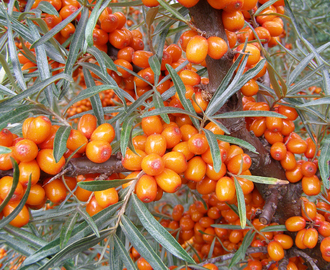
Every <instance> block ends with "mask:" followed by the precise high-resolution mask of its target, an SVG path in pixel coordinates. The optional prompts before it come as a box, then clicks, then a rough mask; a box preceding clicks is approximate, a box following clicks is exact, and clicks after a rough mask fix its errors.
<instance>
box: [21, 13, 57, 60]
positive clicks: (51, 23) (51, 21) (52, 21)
mask: <svg viewBox="0 0 330 270" xmlns="http://www.w3.org/2000/svg"><path fill="white" fill-rule="evenodd" d="M44 21H45V23H46V24H47V26H48V27H49V28H54V27H55V26H56V25H58V24H59V23H60V22H61V21H62V17H61V15H59V16H56V15H51V14H46V16H45V18H44ZM21 64H22V63H21Z"/></svg>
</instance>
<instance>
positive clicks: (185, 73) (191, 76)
mask: <svg viewBox="0 0 330 270" xmlns="http://www.w3.org/2000/svg"><path fill="white" fill-rule="evenodd" d="M179 76H180V78H181V80H182V82H183V83H184V85H185V86H188V85H190V86H194V85H197V84H199V83H200V81H201V77H200V76H199V75H198V74H197V73H196V72H195V71H192V70H187V69H185V70H182V71H181V72H180V74H179ZM187 90H191V88H188V89H187V87H186V98H188V99H189V96H188V97H187Z"/></svg>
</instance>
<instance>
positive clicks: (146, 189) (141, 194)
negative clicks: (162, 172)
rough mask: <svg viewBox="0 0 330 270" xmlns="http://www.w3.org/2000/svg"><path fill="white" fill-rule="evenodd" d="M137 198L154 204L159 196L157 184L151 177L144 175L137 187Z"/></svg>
mask: <svg viewBox="0 0 330 270" xmlns="http://www.w3.org/2000/svg"><path fill="white" fill-rule="evenodd" d="M135 193H136V196H137V197H138V198H139V199H140V200H141V201H143V202H145V203H149V202H153V201H154V200H155V199H156V196H157V182H156V180H155V178H154V177H152V176H150V175H143V176H142V177H141V178H140V179H139V180H138V182H137V183H136V186H135Z"/></svg>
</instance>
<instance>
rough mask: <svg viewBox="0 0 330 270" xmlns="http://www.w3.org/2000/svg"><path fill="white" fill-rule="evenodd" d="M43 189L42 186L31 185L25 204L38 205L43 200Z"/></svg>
mask: <svg viewBox="0 0 330 270" xmlns="http://www.w3.org/2000/svg"><path fill="white" fill-rule="evenodd" d="M45 195H46V193H45V190H44V188H43V187H42V186H41V185H39V184H36V185H34V186H32V187H31V189H30V193H29V197H28V198H27V201H26V204H28V205H33V206H35V205H40V204H42V203H44V202H45Z"/></svg>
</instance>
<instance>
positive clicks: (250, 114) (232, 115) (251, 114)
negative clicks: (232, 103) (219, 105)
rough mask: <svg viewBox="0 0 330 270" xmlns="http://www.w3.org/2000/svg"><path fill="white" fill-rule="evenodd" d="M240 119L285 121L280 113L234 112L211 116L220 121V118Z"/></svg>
mask: <svg viewBox="0 0 330 270" xmlns="http://www.w3.org/2000/svg"><path fill="white" fill-rule="evenodd" d="M240 117H278V118H283V119H286V116H284V115H283V114H280V113H276V112H271V111H235V112H229V113H221V114H216V115H213V116H212V118H215V119H221V118H225V119H227V118H240Z"/></svg>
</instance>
